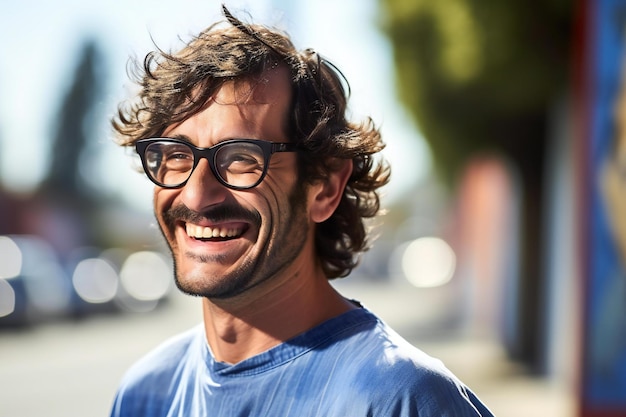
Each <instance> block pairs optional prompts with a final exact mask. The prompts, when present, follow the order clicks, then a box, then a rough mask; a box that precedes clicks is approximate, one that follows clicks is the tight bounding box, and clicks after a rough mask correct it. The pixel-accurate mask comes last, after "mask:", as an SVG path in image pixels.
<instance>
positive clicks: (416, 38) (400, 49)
mask: <svg viewBox="0 0 626 417" xmlns="http://www.w3.org/2000/svg"><path fill="white" fill-rule="evenodd" d="M380 4H381V7H382V9H383V12H384V13H383V16H384V17H383V18H382V23H381V24H382V26H383V30H384V31H385V33H386V34H387V35H388V37H389V39H390V41H391V44H392V47H393V53H394V60H395V65H396V79H397V84H398V92H399V96H400V99H401V101H402V102H403V104H404V105H405V106H406V107H407V109H408V110H409V112H410V113H411V114H412V115H413V117H414V119H415V120H416V122H417V124H418V126H419V127H420V129H421V130H422V133H423V134H424V136H425V138H426V140H427V141H428V143H429V145H430V147H431V150H432V152H433V157H434V161H435V166H436V169H437V170H438V172H439V173H440V174H441V175H442V177H443V178H444V179H447V180H448V181H449V180H451V179H453V178H454V175H455V173H456V171H457V170H458V169H459V168H460V167H461V166H462V164H463V162H464V161H465V160H466V158H467V157H468V156H470V155H472V154H473V153H475V152H481V151H496V152H501V153H503V154H505V155H506V156H507V157H509V158H510V159H511V160H513V161H515V160H516V159H518V158H520V157H524V153H523V152H522V153H521V154H520V153H519V152H518V151H519V150H520V149H523V148H524V147H525V146H526V145H529V146H530V148H531V149H536V148H537V147H538V145H539V143H537V142H538V141H539V142H543V141H545V134H541V133H540V134H537V133H538V132H540V131H541V130H542V129H544V128H545V126H539V124H541V116H542V115H543V116H544V117H545V114H546V112H547V111H548V106H549V105H550V103H551V102H552V101H553V100H554V99H555V97H557V96H558V95H559V94H561V93H562V92H563V91H564V90H565V89H566V87H567V82H568V71H569V65H570V42H571V22H572V12H573V5H572V2H569V1H565V0H558V1H557V0H552V1H550V0H545V1H541V2H528V1H523V0H517V1H515V0H512V1H502V0H436V1H434V0H380ZM531 124H537V125H535V126H531ZM526 156H527V155H526Z"/></svg>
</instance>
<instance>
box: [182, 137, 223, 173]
mask: <svg viewBox="0 0 626 417" xmlns="http://www.w3.org/2000/svg"><path fill="white" fill-rule="evenodd" d="M189 147H190V148H191V150H192V153H193V167H192V169H191V172H189V177H191V176H192V175H193V173H194V172H195V170H196V168H197V167H198V164H199V163H200V160H202V159H206V161H207V163H208V164H209V170H210V171H211V173H212V174H213V175H214V176H215V178H216V179H217V180H218V181H221V178H220V177H219V174H218V172H217V169H216V167H215V160H214V159H215V150H216V149H215V148H213V147H211V148H198V147H196V146H191V145H190V146H189Z"/></svg>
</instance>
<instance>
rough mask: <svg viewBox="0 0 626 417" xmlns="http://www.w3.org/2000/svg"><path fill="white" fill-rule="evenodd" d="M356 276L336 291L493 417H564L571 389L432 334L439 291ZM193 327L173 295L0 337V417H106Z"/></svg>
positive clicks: (182, 299) (487, 349) (183, 300)
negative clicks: (157, 350)
mask: <svg viewBox="0 0 626 417" xmlns="http://www.w3.org/2000/svg"><path fill="white" fill-rule="evenodd" d="M356 278H357V277H354V280H353V282H350V278H348V280H347V281H346V282H345V283H339V284H337V286H338V288H340V290H341V291H342V293H343V294H344V295H346V296H348V297H351V298H356V299H358V300H360V301H361V302H363V304H364V305H365V306H367V307H368V308H369V309H370V310H372V311H374V312H375V313H377V314H378V315H379V316H380V317H382V318H383V319H384V320H386V321H387V322H388V323H389V324H391V325H392V326H393V327H394V328H395V329H396V330H398V331H399V332H400V333H401V334H402V335H403V336H405V337H406V338H407V339H409V340H410V341H411V342H413V343H414V344H416V345H417V346H419V347H420V348H421V349H422V350H424V351H426V352H427V353H429V354H431V355H433V356H435V357H438V358H440V359H442V360H443V361H444V362H445V363H446V365H447V366H448V367H449V368H450V369H451V370H452V371H453V372H454V373H455V374H457V375H458V376H459V377H460V378H461V379H462V380H463V381H464V382H466V383H467V384H468V385H469V386H470V387H471V388H472V390H473V391H475V392H476V393H477V395H478V396H479V397H480V398H481V399H482V400H483V401H484V402H485V403H486V404H487V405H488V406H489V407H490V408H491V409H492V410H493V412H494V413H495V414H496V415H498V416H507V417H517V416H550V417H568V416H573V415H574V410H575V408H574V404H573V401H574V399H573V397H572V396H571V392H572V391H571V389H570V388H571V387H566V386H562V385H560V384H556V383H554V382H548V381H546V380H544V379H540V378H536V377H532V376H529V375H528V374H527V373H525V372H524V370H523V369H521V368H519V367H518V366H516V365H514V364H511V363H510V362H508V361H507V360H506V359H505V357H504V354H503V352H502V350H501V349H500V348H499V347H498V346H497V345H496V344H494V343H492V342H491V341H490V340H488V339H484V338H483V339H481V338H476V337H474V338H463V337H461V336H460V335H458V334H456V333H454V332H452V334H449V333H447V332H446V329H445V328H441V327H439V328H437V329H434V328H432V323H434V322H437V320H438V319H440V318H441V317H444V316H445V309H446V308H447V306H449V305H450V304H449V303H446V300H445V295H443V294H444V293H442V292H432V291H429V290H424V289H422V290H418V289H415V288H413V287H410V286H408V285H405V284H399V283H397V284H381V283H365V284H361V283H358V284H357V282H356V281H357V280H356ZM200 320H201V312H200V306H199V300H198V299H193V298H190V297H186V296H183V295H180V294H178V293H175V294H174V295H173V296H172V297H171V299H170V301H169V302H168V303H167V304H166V305H164V306H162V307H161V308H159V309H157V310H155V311H153V312H151V313H149V314H139V313H136V314H128V313H118V314H112V315H96V316H91V317H89V318H85V319H83V320H80V321H76V322H67V321H64V322H58V323H47V324H43V325H39V326H37V327H34V328H31V329H22V330H2V331H1V332H0V381H1V384H2V386H1V387H0V417H33V416H46V417H90V416H94V417H95V416H106V415H108V412H109V408H110V404H111V401H112V399H113V396H114V394H115V390H116V388H117V384H118V382H119V379H120V378H121V376H122V374H123V373H124V371H125V370H126V369H127V368H128V367H129V366H130V365H131V364H132V363H133V362H134V361H135V360H136V359H137V358H139V357H140V356H141V355H143V354H144V353H145V352H147V351H148V350H150V349H151V348H153V347H155V346H156V345H157V344H158V343H159V342H161V341H163V340H164V339H165V338H167V337H169V336H171V335H174V334H176V333H178V332H179V331H182V330H185V329H187V328H189V327H190V326H192V325H194V324H196V323H198V322H199V321H200ZM440 321H441V320H440ZM444 321H445V320H444Z"/></svg>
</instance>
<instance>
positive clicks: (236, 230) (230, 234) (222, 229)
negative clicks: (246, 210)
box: [185, 223, 247, 242]
mask: <svg viewBox="0 0 626 417" xmlns="http://www.w3.org/2000/svg"><path fill="white" fill-rule="evenodd" d="M246 229H247V226H246V225H244V224H242V223H232V224H228V225H223V226H212V227H210V226H200V225H196V224H191V223H185V230H186V231H187V236H189V237H190V238H192V239H196V240H202V241H212V242H219V241H225V240H231V239H237V238H238V237H240V236H242V235H243V234H244V232H245V231H246Z"/></svg>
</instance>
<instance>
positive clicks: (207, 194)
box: [180, 158, 229, 212]
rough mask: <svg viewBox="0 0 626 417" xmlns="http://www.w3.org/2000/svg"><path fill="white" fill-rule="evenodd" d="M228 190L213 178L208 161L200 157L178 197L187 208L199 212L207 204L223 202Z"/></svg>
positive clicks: (207, 205)
mask: <svg viewBox="0 0 626 417" xmlns="http://www.w3.org/2000/svg"><path fill="white" fill-rule="evenodd" d="M228 192H229V190H228V188H226V187H225V186H224V185H223V184H222V183H220V182H219V181H218V179H217V178H215V175H214V174H213V171H212V170H211V167H210V166H209V161H208V160H207V159H206V158H202V159H200V161H198V165H196V168H195V169H194V170H193V172H192V173H191V176H190V177H189V179H188V180H187V183H186V184H185V185H184V186H183V187H182V189H181V194H180V198H181V200H182V202H183V204H185V206H187V207H188V208H189V209H191V210H194V211H197V212H201V211H202V210H203V209H205V208H207V207H209V206H212V205H214V204H218V203H222V202H224V200H225V199H226V195H227V193H228Z"/></svg>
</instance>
